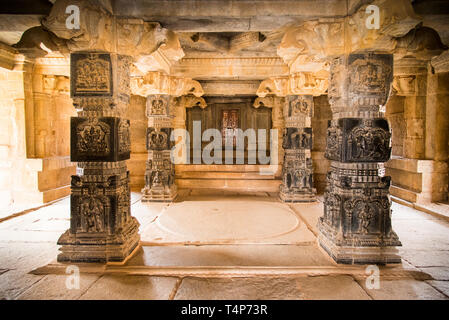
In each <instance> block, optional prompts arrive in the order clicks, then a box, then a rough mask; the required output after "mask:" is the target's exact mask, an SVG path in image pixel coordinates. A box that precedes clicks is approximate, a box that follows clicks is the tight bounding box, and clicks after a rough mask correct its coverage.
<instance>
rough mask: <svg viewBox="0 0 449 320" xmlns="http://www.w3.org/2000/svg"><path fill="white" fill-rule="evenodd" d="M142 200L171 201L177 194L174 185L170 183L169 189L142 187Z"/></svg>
mask: <svg viewBox="0 0 449 320" xmlns="http://www.w3.org/2000/svg"><path fill="white" fill-rule="evenodd" d="M142 194H143V197H142V200H141V201H142V202H172V201H174V200H175V198H176V196H177V195H178V189H177V187H176V185H172V186H171V187H170V188H169V189H167V188H164V187H152V188H151V189H149V188H147V187H145V188H143V189H142Z"/></svg>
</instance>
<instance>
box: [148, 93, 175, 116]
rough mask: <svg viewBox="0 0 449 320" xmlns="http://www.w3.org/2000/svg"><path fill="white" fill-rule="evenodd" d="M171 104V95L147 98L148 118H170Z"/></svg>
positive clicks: (157, 95)
mask: <svg viewBox="0 0 449 320" xmlns="http://www.w3.org/2000/svg"><path fill="white" fill-rule="evenodd" d="M169 103H170V96H169V95H162V94H156V95H149V96H148V97H147V107H146V115H147V117H152V116H168V115H169V112H170V110H169Z"/></svg>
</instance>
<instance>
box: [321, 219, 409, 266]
mask: <svg viewBox="0 0 449 320" xmlns="http://www.w3.org/2000/svg"><path fill="white" fill-rule="evenodd" d="M318 227H319V234H318V242H319V244H320V246H321V247H322V248H323V249H324V250H325V251H326V252H327V253H328V254H329V255H330V256H331V258H332V259H334V260H335V262H337V263H341V264H381V265H384V264H390V263H401V257H400V256H399V251H398V249H396V248H395V247H396V246H401V242H400V241H399V239H398V237H397V236H396V234H395V233H392V235H391V236H390V237H389V238H388V239H383V238H381V237H376V236H373V235H355V234H352V235H351V239H343V240H341V239H337V238H340V237H341V235H336V234H335V233H333V232H332V231H331V229H330V228H329V227H328V226H327V225H326V224H325V223H323V222H322V221H321V219H320V221H319V222H318Z"/></svg>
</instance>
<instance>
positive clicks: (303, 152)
mask: <svg viewBox="0 0 449 320" xmlns="http://www.w3.org/2000/svg"><path fill="white" fill-rule="evenodd" d="M312 115H313V96H312V95H288V96H286V98H285V105H284V119H285V129H284V134H283V140H282V147H283V149H284V161H283V167H282V185H281V186H280V189H279V197H280V198H281V200H282V201H284V202H311V201H315V200H316V189H315V188H314V187H313V165H312V152H311V151H312V125H311V123H312Z"/></svg>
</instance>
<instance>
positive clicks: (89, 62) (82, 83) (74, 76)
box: [70, 52, 113, 97]
mask: <svg viewBox="0 0 449 320" xmlns="http://www.w3.org/2000/svg"><path fill="white" fill-rule="evenodd" d="M70 68H71V70H70V75H71V78H70V91H71V96H72V97H84V96H106V97H107V96H112V94H113V78H112V61H111V55H110V54H107V53H92V52H90V53H72V54H71V55H70Z"/></svg>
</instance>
